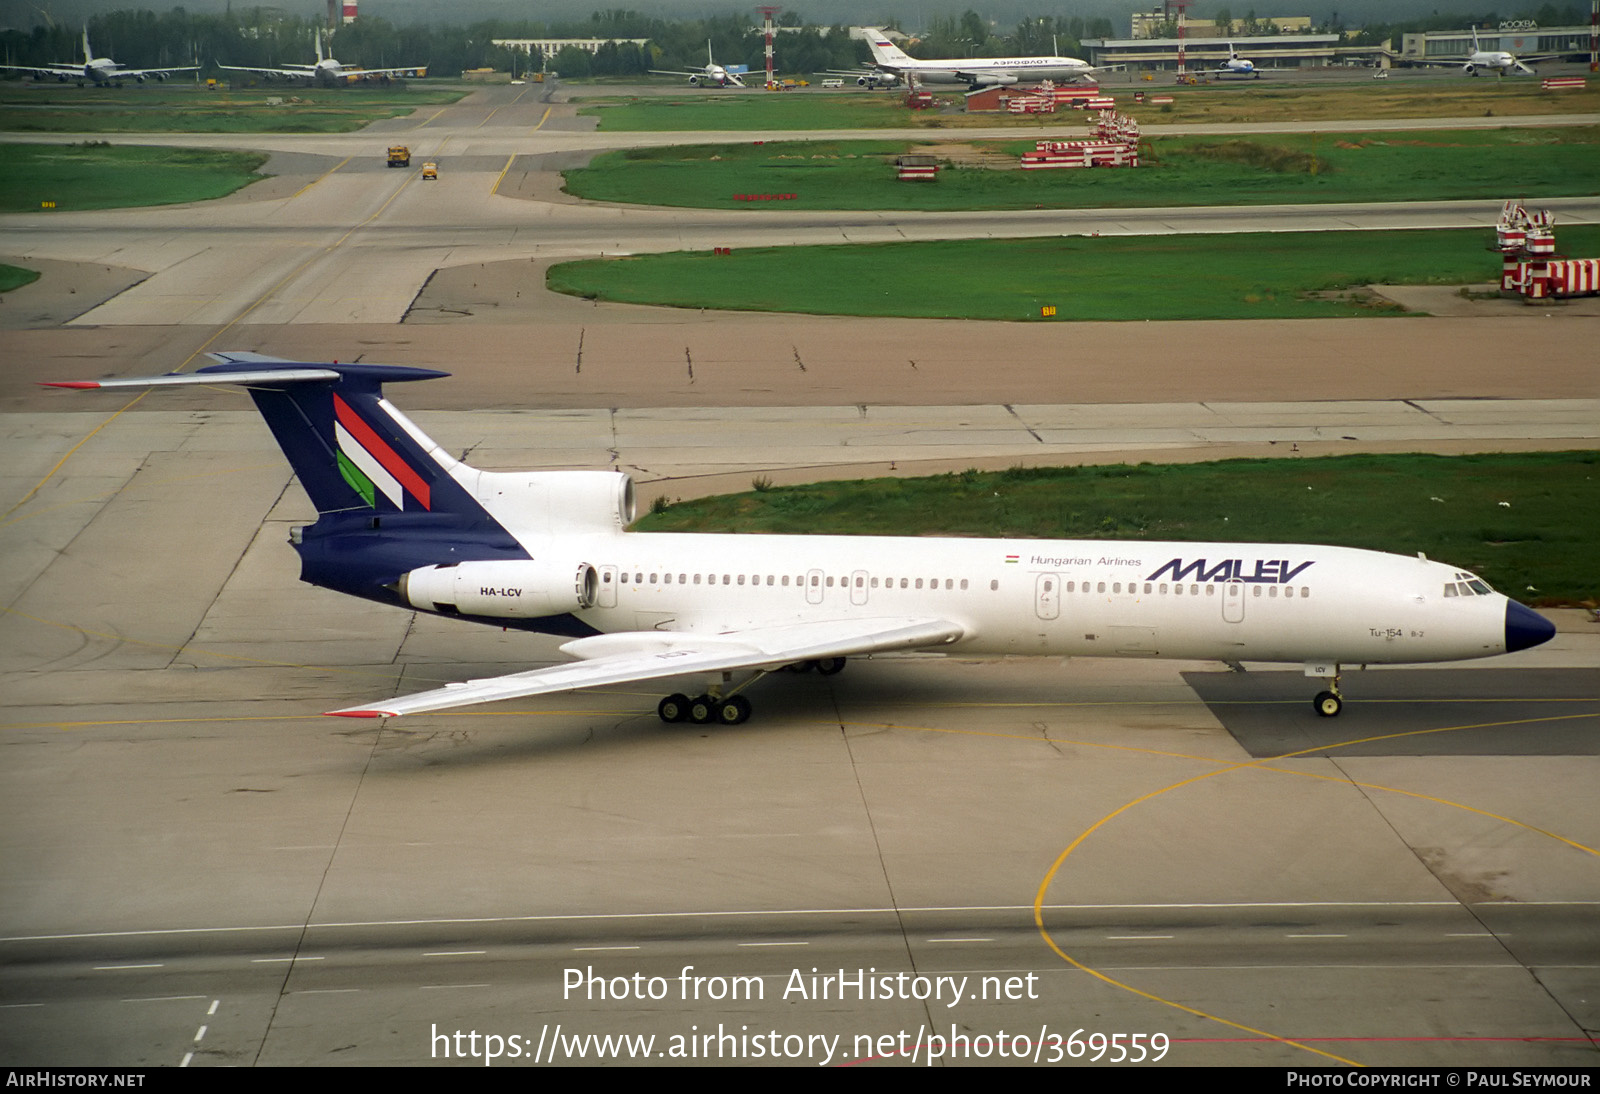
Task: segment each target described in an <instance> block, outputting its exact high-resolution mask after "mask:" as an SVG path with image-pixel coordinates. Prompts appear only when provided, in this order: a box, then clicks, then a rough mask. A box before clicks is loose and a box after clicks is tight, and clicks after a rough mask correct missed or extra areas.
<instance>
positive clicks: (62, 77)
mask: <svg viewBox="0 0 1600 1094" xmlns="http://www.w3.org/2000/svg"><path fill="white" fill-rule="evenodd" d="M199 67H200V66H199V65H188V66H186V67H183V68H123V67H122V66H121V65H119V64H117V62H115V61H113V60H112V59H111V58H110V57H96V56H95V55H94V50H93V49H91V48H90V46H89V28H88V27H84V28H83V61H82V62H81V63H78V62H72V61H62V62H59V63H57V64H51V65H0V69H3V70H5V71H8V72H31V73H33V75H34V78H35V79H39V80H45V79H55V80H59V81H61V82H62V83H65V82H66V81H68V80H77V81H78V82H79V83H80V84H81V83H82V82H83V81H84V80H92V81H93V82H94V83H96V84H112V85H114V86H117V87H120V86H122V81H123V80H136V81H138V82H139V83H141V84H142V83H144V82H145V81H146V80H165V79H166V78H167V77H169V76H171V75H172V74H173V73H176V72H196V71H198V70H199Z"/></svg>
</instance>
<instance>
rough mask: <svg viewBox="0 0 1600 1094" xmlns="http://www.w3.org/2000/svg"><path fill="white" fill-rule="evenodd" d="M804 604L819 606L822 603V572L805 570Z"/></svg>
mask: <svg viewBox="0 0 1600 1094" xmlns="http://www.w3.org/2000/svg"><path fill="white" fill-rule="evenodd" d="M806 603H807V604H821V603H822V571H821V570H807V571H806Z"/></svg>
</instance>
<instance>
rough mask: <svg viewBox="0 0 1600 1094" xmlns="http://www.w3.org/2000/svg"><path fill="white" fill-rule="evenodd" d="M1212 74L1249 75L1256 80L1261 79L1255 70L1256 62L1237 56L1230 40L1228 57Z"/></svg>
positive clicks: (1237, 53)
mask: <svg viewBox="0 0 1600 1094" xmlns="http://www.w3.org/2000/svg"><path fill="white" fill-rule="evenodd" d="M1212 75H1215V76H1250V77H1253V78H1254V79H1257V80H1259V79H1261V73H1259V72H1257V71H1256V63H1255V62H1254V61H1247V60H1245V59H1244V58H1243V57H1241V56H1239V51H1238V50H1236V49H1234V48H1233V43H1232V42H1229V43H1228V59H1227V60H1226V61H1223V62H1222V64H1221V65H1219V66H1218V67H1217V68H1216V69H1214V70H1213V72H1212Z"/></svg>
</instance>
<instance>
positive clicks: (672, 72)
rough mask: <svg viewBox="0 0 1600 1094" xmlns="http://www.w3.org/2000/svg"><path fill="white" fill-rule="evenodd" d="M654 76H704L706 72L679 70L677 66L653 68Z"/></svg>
mask: <svg viewBox="0 0 1600 1094" xmlns="http://www.w3.org/2000/svg"><path fill="white" fill-rule="evenodd" d="M650 75H652V76H704V75H705V73H704V72H679V71H678V70H677V69H675V68H652V69H651V70H650Z"/></svg>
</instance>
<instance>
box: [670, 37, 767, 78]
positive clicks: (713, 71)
mask: <svg viewBox="0 0 1600 1094" xmlns="http://www.w3.org/2000/svg"><path fill="white" fill-rule="evenodd" d="M650 72H651V73H652V74H653V75H656V76H687V77H689V83H690V84H693V85H695V86H699V85H700V84H705V85H707V86H708V87H743V86H744V78H743V77H742V76H740V74H739V73H737V72H730V71H728V70H727V69H726V68H724V67H723V66H722V65H719V64H717V62H716V61H715V60H714V59H713V58H712V56H711V42H710V41H709V40H708V41H707V42H706V67H705V68H702V69H701V70H700V71H699V72H679V71H677V70H676V69H663V68H652V69H651V70H650Z"/></svg>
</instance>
